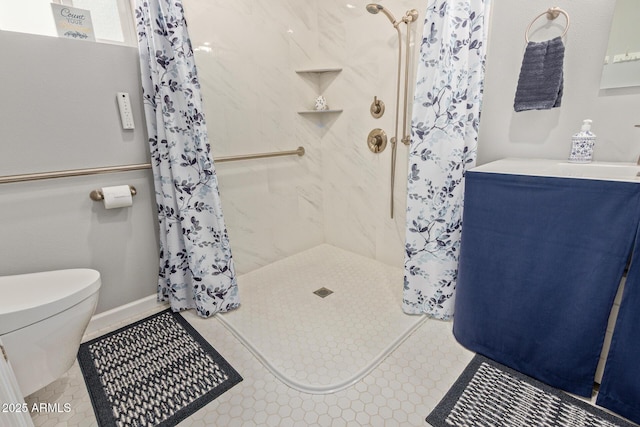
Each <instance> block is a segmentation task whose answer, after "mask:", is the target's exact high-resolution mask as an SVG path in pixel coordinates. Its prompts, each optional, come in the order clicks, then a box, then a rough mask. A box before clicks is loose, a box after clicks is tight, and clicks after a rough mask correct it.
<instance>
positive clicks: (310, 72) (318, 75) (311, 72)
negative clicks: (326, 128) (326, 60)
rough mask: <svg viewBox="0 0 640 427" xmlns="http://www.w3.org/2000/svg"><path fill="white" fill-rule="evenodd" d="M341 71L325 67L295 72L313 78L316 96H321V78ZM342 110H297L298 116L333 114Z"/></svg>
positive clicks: (340, 69)
mask: <svg viewBox="0 0 640 427" xmlns="http://www.w3.org/2000/svg"><path fill="white" fill-rule="evenodd" d="M341 71H342V68H331V67H327V68H307V69H301V70H296V73H297V74H300V75H312V76H315V84H316V87H317V91H316V92H317V93H318V94H320V95H321V94H322V92H323V91H322V90H321V88H322V76H323V75H325V74H331V73H336V74H337V73H339V72H341ZM341 112H342V110H341V109H335V108H332V109H329V110H311V109H304V110H299V111H298V114H320V115H322V114H335V113H341Z"/></svg>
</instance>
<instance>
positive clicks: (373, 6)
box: [367, 3, 397, 26]
mask: <svg viewBox="0 0 640 427" xmlns="http://www.w3.org/2000/svg"><path fill="white" fill-rule="evenodd" d="M367 12H369V13H373V14H374V15H375V14H377V13H378V12H382V13H384V14H385V15H386V16H387V18H389V21H391V23H392V24H393V25H394V26H395V25H396V24H397V21H396V18H395V17H394V16H393V15H392V14H391V12H389V11H388V10H387V9H386V8H385V7H384V6H382V5H379V4H377V3H369V4H368V5H367Z"/></svg>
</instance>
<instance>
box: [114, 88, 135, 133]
mask: <svg viewBox="0 0 640 427" xmlns="http://www.w3.org/2000/svg"><path fill="white" fill-rule="evenodd" d="M116 95H117V99H118V107H119V108H120V119H121V121H122V129H134V128H135V125H134V124H133V111H132V110H131V100H130V99H129V94H128V93H127V92H118V93H117V94H116Z"/></svg>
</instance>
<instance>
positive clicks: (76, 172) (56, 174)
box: [0, 147, 304, 184]
mask: <svg viewBox="0 0 640 427" xmlns="http://www.w3.org/2000/svg"><path fill="white" fill-rule="evenodd" d="M294 154H297V155H298V156H304V147H298V148H297V149H295V150H289V151H274V152H270V153H256V154H242V155H238V156H226V157H219V158H217V159H213V161H214V162H215V163H222V162H234V161H237V160H252V159H264V158H267V157H280V156H292V155H294ZM144 169H151V163H139V164H135V165H121V166H106V167H101V168H89V169H71V170H63V171H53V172H38V173H27V174H23V175H7V176H0V184H9V183H14V182H24V181H38V180H41V179H52V178H67V177H71V176H84V175H97V174H101V173H114V172H128V171H135V170H144Z"/></svg>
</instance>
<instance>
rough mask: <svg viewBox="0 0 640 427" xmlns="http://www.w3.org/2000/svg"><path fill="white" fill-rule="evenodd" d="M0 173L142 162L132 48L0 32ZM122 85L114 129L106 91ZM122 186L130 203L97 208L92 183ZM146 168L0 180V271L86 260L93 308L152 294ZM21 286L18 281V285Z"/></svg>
mask: <svg viewBox="0 0 640 427" xmlns="http://www.w3.org/2000/svg"><path fill="white" fill-rule="evenodd" d="M0 44H1V45H2V46H3V59H2V62H1V64H0V79H1V81H2V88H3V94H2V97H0V111H1V112H2V118H1V119H0V144H1V146H2V155H1V156H0V175H13V174H23V173H31V172H44V171H54V170H63V169H78V168H89V167H101V166H111V165H122V164H132V163H146V162H148V154H147V153H148V149H147V147H146V131H145V126H144V122H143V115H142V103H141V89H140V73H139V65H138V55H137V49H135V48H131V47H121V46H114V45H107V44H99V43H88V42H82V41H76V40H66V39H57V38H51V37H43V36H35V35H29V34H20V33H11V32H3V31H0ZM118 91H122V92H129V93H130V95H131V100H132V107H133V113H134V119H135V123H136V129H135V130H133V131H130V130H129V131H124V130H122V127H121V125H120V116H119V113H118V108H117V104H116V92H118ZM123 184H130V185H133V186H135V187H136V188H137V190H138V195H137V196H136V197H135V198H134V205H133V206H132V207H130V208H124V209H114V210H105V209H104V206H103V205H102V204H101V203H96V202H93V201H91V200H90V199H89V193H90V192H91V190H93V189H97V188H100V187H103V186H110V185H123ZM154 218H155V202H154V201H153V193H152V182H151V173H150V171H138V172H127V173H117V174H106V175H96V176H91V177H76V178H62V179H53V180H47V181H37V182H25V183H17V184H2V185H0V275H10V274H18V273H26V272H34V271H46V270H51V269H62V268H74V267H89V268H95V269H97V270H99V271H100V272H101V274H102V288H101V290H100V302H99V304H98V308H97V312H101V311H104V310H108V309H111V308H113V307H117V306H119V305H122V304H126V303H128V302H131V301H134V300H136V299H139V298H142V297H145V296H148V295H150V294H153V293H154V292H155V288H156V281H157V264H158V262H157V257H158V250H157V238H156V232H155V227H156V224H155V222H154V221H155V220H154ZM25 292H28V289H26V290H25Z"/></svg>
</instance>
